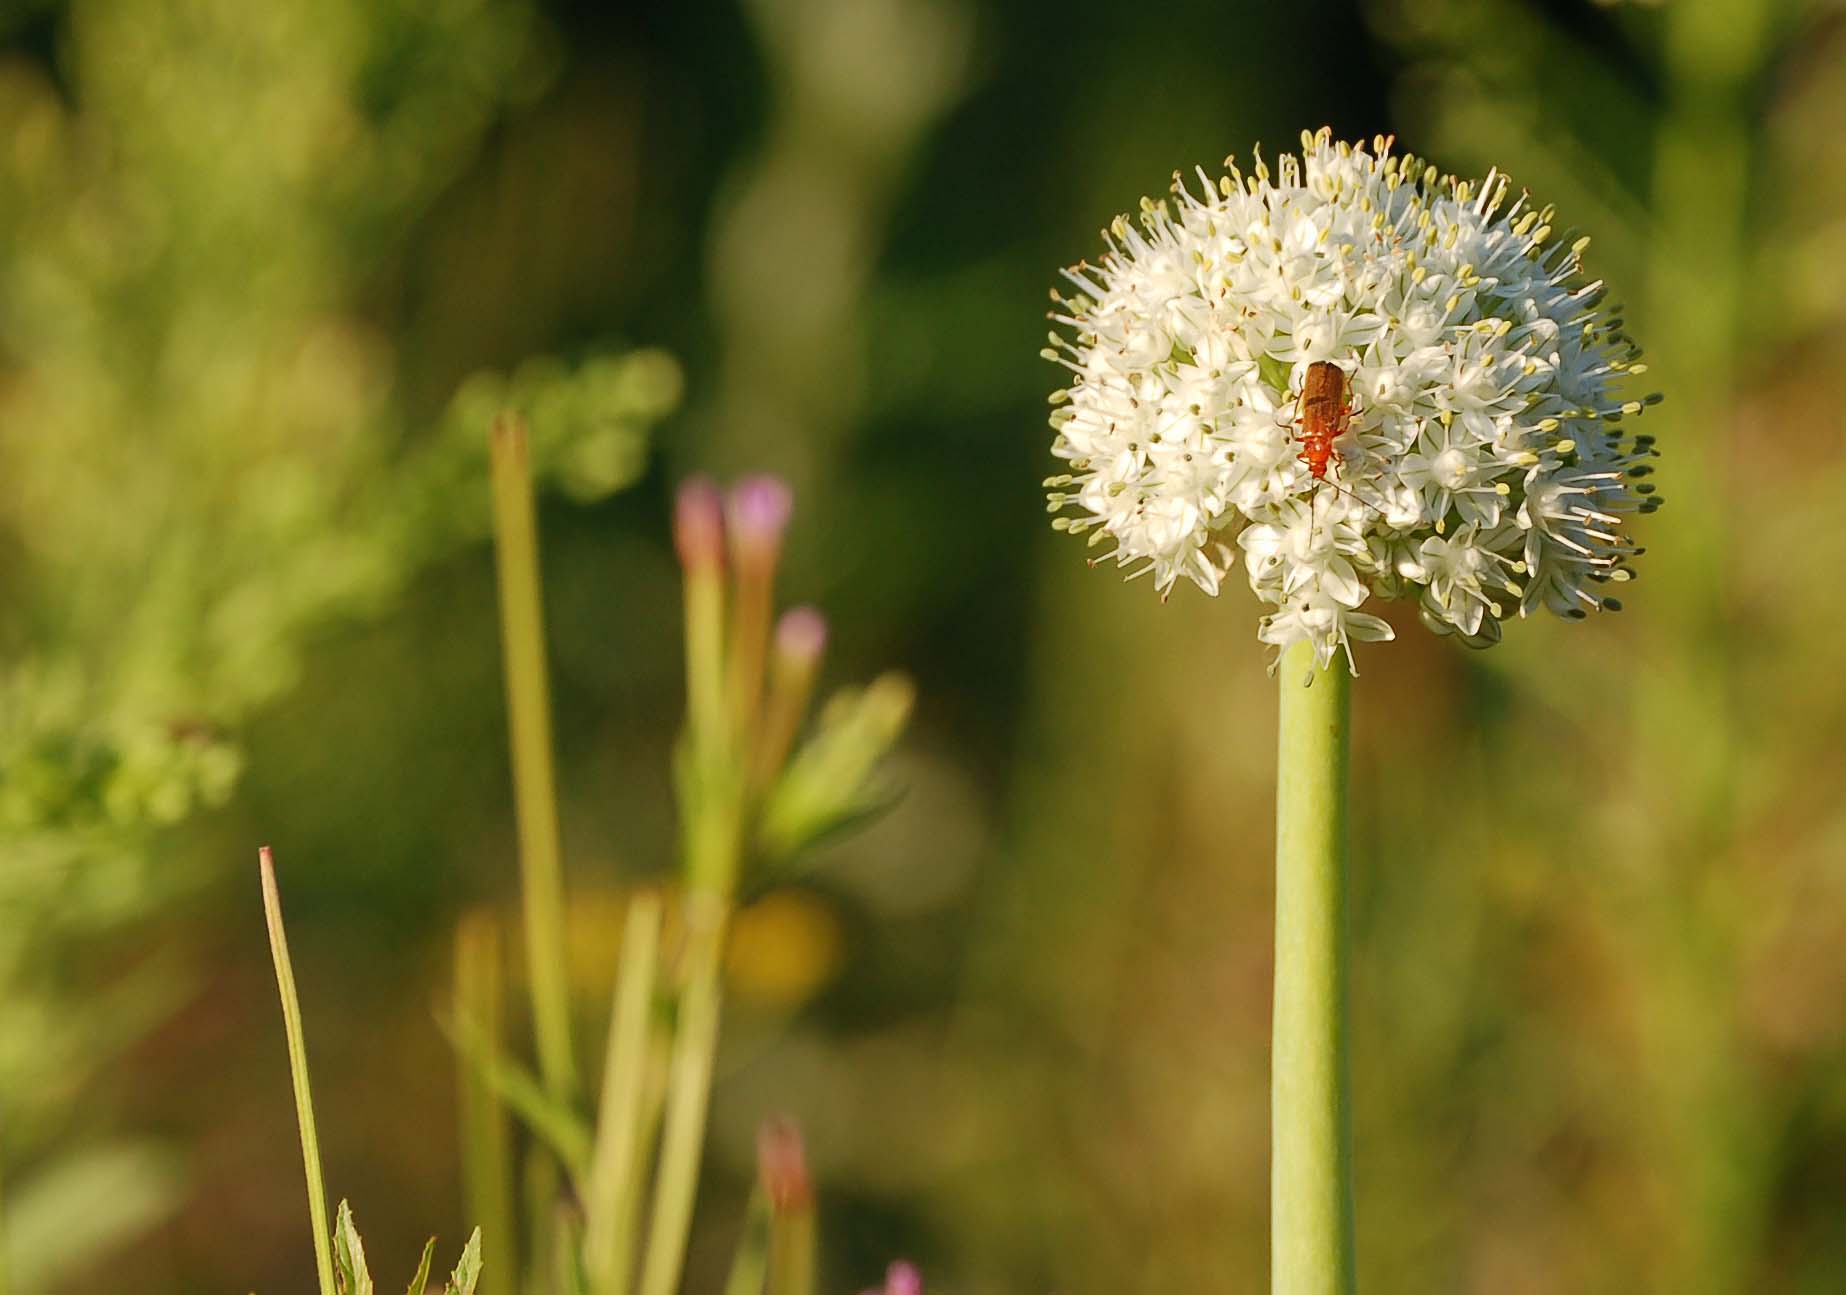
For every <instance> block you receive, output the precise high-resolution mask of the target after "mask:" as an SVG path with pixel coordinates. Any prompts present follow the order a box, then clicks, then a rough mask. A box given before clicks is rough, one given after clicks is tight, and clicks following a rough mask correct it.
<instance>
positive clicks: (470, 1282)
mask: <svg viewBox="0 0 1846 1295" xmlns="http://www.w3.org/2000/svg"><path fill="white" fill-rule="evenodd" d="M479 1280H481V1229H479V1228H476V1229H475V1230H474V1235H473V1236H471V1237H469V1238H468V1244H467V1245H465V1246H463V1247H462V1253H461V1258H460V1259H459V1260H458V1261H457V1262H456V1264H455V1271H454V1272H452V1273H450V1274H449V1288H448V1295H474V1284H475V1283H476V1282H478V1281H479Z"/></svg>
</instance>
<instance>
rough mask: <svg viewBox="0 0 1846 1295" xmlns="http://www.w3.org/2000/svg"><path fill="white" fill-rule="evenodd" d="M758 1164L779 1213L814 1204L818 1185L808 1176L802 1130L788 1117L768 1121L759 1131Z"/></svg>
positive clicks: (771, 1202)
mask: <svg viewBox="0 0 1846 1295" xmlns="http://www.w3.org/2000/svg"><path fill="white" fill-rule="evenodd" d="M756 1165H757V1173H758V1174H759V1175H761V1177H762V1180H763V1190H764V1191H765V1192H767V1193H768V1195H769V1204H770V1207H771V1208H772V1209H774V1210H775V1211H776V1212H777V1213H778V1214H781V1213H786V1212H787V1211H789V1210H798V1209H805V1208H806V1207H808V1206H809V1205H812V1204H813V1203H814V1185H813V1183H812V1182H811V1181H809V1179H808V1157H807V1151H806V1150H805V1149H804V1148H803V1146H802V1144H801V1130H800V1129H799V1128H797V1127H796V1126H795V1122H794V1121H793V1120H791V1119H789V1118H788V1117H787V1116H779V1117H777V1118H776V1119H773V1120H766V1121H764V1123H763V1126H762V1127H761V1128H760V1129H758V1130H757V1131H756Z"/></svg>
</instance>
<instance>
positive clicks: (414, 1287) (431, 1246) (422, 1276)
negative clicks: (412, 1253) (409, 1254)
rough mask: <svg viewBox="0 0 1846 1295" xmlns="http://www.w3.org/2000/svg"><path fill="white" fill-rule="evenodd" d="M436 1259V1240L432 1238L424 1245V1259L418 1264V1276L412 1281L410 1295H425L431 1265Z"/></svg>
mask: <svg viewBox="0 0 1846 1295" xmlns="http://www.w3.org/2000/svg"><path fill="white" fill-rule="evenodd" d="M435 1257H436V1238H435V1237H431V1238H430V1239H429V1240H427V1241H425V1242H424V1243H423V1258H422V1259H421V1260H420V1261H419V1262H418V1263H417V1275H416V1276H415V1277H412V1278H411V1279H410V1290H409V1292H408V1295H423V1292H424V1291H425V1290H426V1289H427V1288H428V1287H429V1265H430V1261H431V1260H432V1259H434V1258H435Z"/></svg>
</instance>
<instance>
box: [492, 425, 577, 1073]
mask: <svg viewBox="0 0 1846 1295" xmlns="http://www.w3.org/2000/svg"><path fill="white" fill-rule="evenodd" d="M493 500H494V555H495V560H496V563H497V567H498V573H499V584H500V635H501V642H502V645H503V649H504V651H505V654H506V706H507V723H508V726H509V728H510V730H511V736H512V748H513V800H514V810H515V813H516V815H517V817H518V821H519V867H520V874H521V877H520V883H521V890H520V894H521V901H522V903H523V905H524V908H525V927H526V962H527V966H528V968H529V974H530V976H531V980H532V1017H533V1028H534V1031H535V1032H536V1034H537V1036H538V1061H539V1073H540V1074H541V1075H543V1076H544V1080H545V1086H546V1088H547V1089H549V1090H550V1092H551V1095H552V1096H553V1097H556V1098H559V1099H562V1100H569V1099H571V1098H572V1097H573V1096H574V1094H575V1091H576V1086H577V1079H576V1066H575V1063H574V1062H573V1061H572V1059H571V1041H570V982H569V979H568V976H569V971H568V968H567V967H566V965H565V939H564V869H563V864H562V862H561V860H560V850H559V846H558V806H557V786H556V781H555V778H554V776H553V774H552V767H551V703H550V692H549V685H548V683H547V681H546V676H545V624H544V612H543V607H542V604H541V601H540V595H539V569H538V528H537V524H536V523H535V521H534V520H533V505H532V471H531V466H530V464H529V463H528V462H527V458H526V428H525V423H524V422H523V421H522V420H521V419H519V418H518V417H517V416H516V415H513V414H505V415H502V416H501V417H500V419H499V420H498V421H496V422H495V423H494V429H493Z"/></svg>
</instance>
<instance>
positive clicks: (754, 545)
mask: <svg viewBox="0 0 1846 1295" xmlns="http://www.w3.org/2000/svg"><path fill="white" fill-rule="evenodd" d="M794 507H795V497H794V495H793V494H791V493H790V492H789V488H788V485H787V483H786V482H784V481H783V480H782V478H780V477H774V476H769V475H766V474H765V475H760V476H754V477H745V478H744V479H743V480H742V481H739V482H738V483H737V484H736V485H734V486H732V487H731V497H730V499H729V500H728V501H727V506H726V509H725V514H726V517H727V519H728V520H729V522H730V526H731V539H732V541H733V542H734V543H735V544H736V545H737V548H738V551H739V553H740V554H748V553H774V552H775V551H776V550H777V549H779V548H780V547H781V545H782V532H783V530H784V529H785V528H786V527H787V526H788V519H789V514H790V513H792V512H793V511H794Z"/></svg>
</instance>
